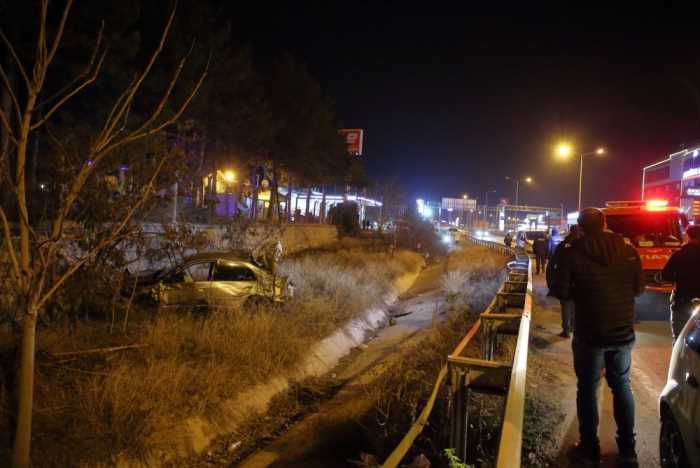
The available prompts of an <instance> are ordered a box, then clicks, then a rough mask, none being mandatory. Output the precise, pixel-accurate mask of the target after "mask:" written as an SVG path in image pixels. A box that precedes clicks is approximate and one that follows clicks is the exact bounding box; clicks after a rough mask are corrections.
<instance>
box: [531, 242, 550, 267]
mask: <svg viewBox="0 0 700 468" xmlns="http://www.w3.org/2000/svg"><path fill="white" fill-rule="evenodd" d="M548 249H549V239H548V238H547V236H546V235H544V236H542V237H537V238H535V240H534V241H533V242H532V252H533V253H534V254H535V265H536V269H537V274H538V275H539V274H540V272H542V273H544V270H545V268H546V267H547V250H548Z"/></svg>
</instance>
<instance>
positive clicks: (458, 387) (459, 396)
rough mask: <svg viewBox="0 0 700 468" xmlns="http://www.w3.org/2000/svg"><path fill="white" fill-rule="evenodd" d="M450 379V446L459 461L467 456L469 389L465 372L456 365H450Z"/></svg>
mask: <svg viewBox="0 0 700 468" xmlns="http://www.w3.org/2000/svg"><path fill="white" fill-rule="evenodd" d="M450 368H451V372H450V374H451V378H452V389H453V395H452V414H451V415H450V416H451V417H450V427H451V429H450V445H451V446H452V447H454V449H455V454H456V455H457V456H458V457H459V458H460V460H465V458H466V456H467V430H468V428H469V411H468V402H469V389H468V387H467V382H466V372H464V370H463V369H462V368H460V367H459V366H457V365H454V364H453V365H450Z"/></svg>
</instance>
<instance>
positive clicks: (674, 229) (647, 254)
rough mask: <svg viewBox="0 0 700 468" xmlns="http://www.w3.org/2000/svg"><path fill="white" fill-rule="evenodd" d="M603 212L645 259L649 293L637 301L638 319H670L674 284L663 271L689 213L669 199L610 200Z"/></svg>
mask: <svg viewBox="0 0 700 468" xmlns="http://www.w3.org/2000/svg"><path fill="white" fill-rule="evenodd" d="M602 211H603V213H604V214H605V221H606V224H607V228H608V229H609V230H611V231H613V232H616V233H618V234H620V235H621V236H623V237H624V238H625V240H626V241H627V242H629V243H630V244H631V245H632V246H634V248H635V249H636V250H637V252H638V253H639V257H640V259H641V260H642V268H643V269H644V276H645V282H646V293H645V294H644V295H643V296H642V297H641V298H640V299H639V300H638V301H637V312H638V318H640V319H647V320H648V319H656V320H664V319H668V311H669V294H670V292H671V291H672V289H673V285H672V284H669V283H667V282H665V281H664V280H663V278H661V270H663V268H664V266H665V265H666V262H668V259H669V258H670V257H671V255H672V254H673V252H675V251H676V250H678V249H680V248H681V245H682V244H683V235H684V232H685V227H686V226H687V225H688V219H687V217H686V215H685V214H684V213H683V212H682V211H681V209H680V208H679V207H674V206H669V204H668V201H667V200H642V201H636V200H635V201H610V202H607V203H606V204H605V208H602ZM574 216H576V217H578V213H571V214H570V216H569V223H572V221H573V218H574ZM575 222H576V221H573V223H575Z"/></svg>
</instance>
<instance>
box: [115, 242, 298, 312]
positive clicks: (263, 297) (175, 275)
mask: <svg viewBox="0 0 700 468" xmlns="http://www.w3.org/2000/svg"><path fill="white" fill-rule="evenodd" d="M127 284H128V283H127ZM136 284H137V290H138V291H139V294H138V296H139V297H140V298H142V299H146V298H148V299H150V300H152V301H154V302H155V303H156V304H157V305H158V306H159V307H166V308H167V307H193V308H205V309H210V308H216V307H237V306H241V305H243V306H244V307H245V308H249V307H254V306H257V305H260V304H266V303H267V304H273V303H281V302H284V301H285V300H287V299H288V298H289V297H291V296H292V294H293V288H292V285H291V284H290V283H289V282H288V281H287V280H286V279H285V278H283V277H280V276H275V275H274V274H273V273H272V272H270V271H268V270H266V269H263V268H262V267H261V266H259V265H258V264H256V263H255V262H253V261H251V260H247V259H244V258H241V257H239V256H236V255H234V254H230V253H202V254H197V255H193V256H191V257H188V258H187V259H185V261H184V262H183V263H182V264H181V265H179V266H177V267H174V268H169V269H162V270H158V271H155V272H148V273H143V274H141V275H139V276H138V278H137V279H136Z"/></svg>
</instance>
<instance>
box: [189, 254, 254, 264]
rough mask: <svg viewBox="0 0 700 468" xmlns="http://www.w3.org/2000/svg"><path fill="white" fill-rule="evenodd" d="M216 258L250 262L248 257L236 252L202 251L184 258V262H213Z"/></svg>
mask: <svg viewBox="0 0 700 468" xmlns="http://www.w3.org/2000/svg"><path fill="white" fill-rule="evenodd" d="M217 260H229V261H234V262H246V263H251V262H250V259H249V258H247V257H246V256H245V255H242V254H240V253H238V252H202V253H197V254H194V255H190V256H189V257H187V258H185V263H191V262H207V261H209V262H214V261H217Z"/></svg>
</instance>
